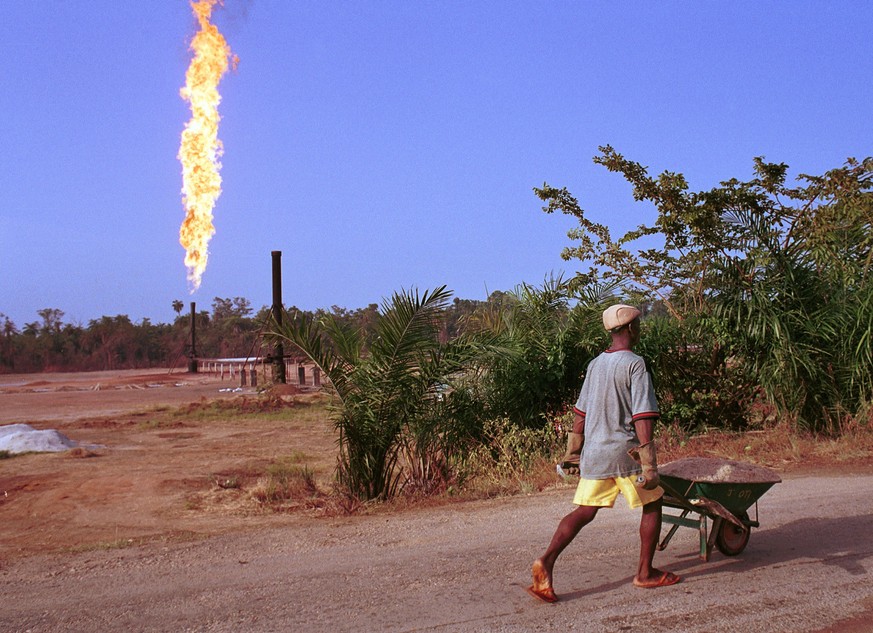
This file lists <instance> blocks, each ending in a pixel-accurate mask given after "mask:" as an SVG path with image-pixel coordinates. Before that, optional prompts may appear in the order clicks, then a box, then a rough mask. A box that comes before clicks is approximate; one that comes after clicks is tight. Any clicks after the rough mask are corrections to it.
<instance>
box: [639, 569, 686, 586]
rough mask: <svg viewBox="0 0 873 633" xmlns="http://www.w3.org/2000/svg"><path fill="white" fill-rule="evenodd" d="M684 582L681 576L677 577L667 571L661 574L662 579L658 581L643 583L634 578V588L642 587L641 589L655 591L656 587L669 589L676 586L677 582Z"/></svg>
mask: <svg viewBox="0 0 873 633" xmlns="http://www.w3.org/2000/svg"><path fill="white" fill-rule="evenodd" d="M681 580H682V577H681V576H677V575H676V574H674V573H673V572H670V571H665V572H664V573H663V574H661V576H660V578H658V579H657V580H647V581H646V582H641V581H639V580H637V579H636V578H634V587H640V588H641V589H655V588H656V587H669V586H670V585H675V584H676V583H677V582H680V581H681Z"/></svg>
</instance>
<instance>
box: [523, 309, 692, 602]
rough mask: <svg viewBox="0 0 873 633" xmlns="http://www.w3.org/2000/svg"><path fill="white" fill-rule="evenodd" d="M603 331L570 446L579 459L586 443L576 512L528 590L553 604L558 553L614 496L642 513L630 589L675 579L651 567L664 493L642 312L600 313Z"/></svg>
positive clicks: (536, 570) (537, 568)
mask: <svg viewBox="0 0 873 633" xmlns="http://www.w3.org/2000/svg"><path fill="white" fill-rule="evenodd" d="M603 326H604V327H605V328H606V330H607V331H609V333H610V335H611V336H612V345H611V346H610V347H609V349H607V350H606V351H605V352H603V353H602V354H600V355H599V356H598V357H597V358H595V359H594V360H593V361H591V363H590V364H589V365H588V370H587V373H586V376H585V381H584V382H583V384H582V390H581V392H580V394H579V399H578V400H577V402H576V405H575V407H574V409H575V412H576V418H575V421H574V424H573V432H572V433H571V434H570V438H569V441H568V445H569V449H568V451H569V452H575V453H576V454H578V451H580V450H581V449H582V446H583V444H584V451H582V455H581V459H580V461H579V476H580V479H579V485H578V487H577V489H576V494H575V496H574V498H573V503H574V504H575V505H576V506H578V507H577V508H576V509H575V510H573V511H572V512H571V513H570V514H568V515H567V516H565V517H564V518H563V519H562V520H561V522H560V523H559V524H558V528H557V530H556V531H555V534H554V536H553V537H552V541H551V543H550V544H549V547H548V549H546V552H545V553H544V554H543V555H542V556H541V557H540V558H538V559H537V560H536V561H534V564H533V568H532V575H533V584H532V585H531V586H530V587H529V588H528V592H529V593H530V594H531V595H533V596H535V597H536V598H539V599H540V600H543V601H545V602H555V601H557V600H558V596H557V595H556V594H555V590H554V588H553V587H552V571H553V569H554V566H555V561H556V560H557V558H558V556H559V555H560V553H561V552H562V551H564V548H566V547H567V545H569V544H570V542H571V541H572V540H573V539H574V538H575V537H576V535H577V534H578V533H579V531H580V530H581V529H582V528H583V527H585V526H586V525H588V523H590V522H591V521H592V520H593V519H594V517H595V516H596V515H597V512H598V510H599V509H600V508H604V507H606V508H611V507H612V506H613V504H614V503H615V499H616V498H617V497H618V494H619V492H620V493H621V494H623V495H624V496H625V499H626V500H627V502H628V505H629V506H630V507H631V508H638V507H640V506H642V509H643V510H642V519H641V520H640V560H639V565H638V567H637V573H636V575H635V576H634V580H633V583H634V585H636V586H637V587H643V588H652V587H665V586H668V585H674V584H676V583H677V582H679V581H680V577H679V576H677V575H676V574H673V573H671V572H668V571H661V570H659V569H655V568H654V567H653V566H652V560H653V559H654V556H655V547H656V546H657V543H658V536H659V534H660V532H661V497H662V496H663V494H664V491H663V489H662V488H660V486H658V483H659V478H658V465H657V460H656V456H655V444H654V442H653V433H654V426H655V422H656V421H657V419H658V402H657V400H656V398H655V392H654V388H653V386H652V378H651V376H650V375H649V373H648V371H647V369H646V363H645V361H644V360H643V359H642V358H641V357H640V356H638V355H637V354H635V353H634V352H633V347H634V346H635V345H636V344H637V343H638V342H639V340H640V311H639V310H637V309H636V308H634V307H632V306H628V305H624V304H619V305H614V306H610V307H609V308H607V309H606V310H605V311H604V312H603ZM570 461H573V460H572V457H571V458H570ZM565 462H566V458H565Z"/></svg>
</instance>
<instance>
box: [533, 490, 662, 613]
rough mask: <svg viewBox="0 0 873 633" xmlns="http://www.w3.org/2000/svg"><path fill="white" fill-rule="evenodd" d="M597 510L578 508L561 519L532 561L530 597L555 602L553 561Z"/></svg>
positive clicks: (589, 507)
mask: <svg viewBox="0 0 873 633" xmlns="http://www.w3.org/2000/svg"><path fill="white" fill-rule="evenodd" d="M598 510H599V508H597V507H593V506H578V507H577V508H576V509H575V510H573V511H572V512H571V513H570V514H568V515H567V516H565V517H564V518H563V519H561V522H560V523H559V524H558V529H556V530H555V534H554V536H552V541H551V543H549V547H548V549H546V553H545V554H543V555H542V556H541V557H540V558H538V559H536V560H535V561H534V564H533V567H532V569H531V574H532V576H533V584H532V585H531V586H530V587H529V588H528V591H529V592H530V593H531V594H532V595H534V596H536V597H537V598H539V599H540V600H544V601H545V602H555V601H556V600H557V599H558V596H556V595H555V590H554V589H553V588H552V570H553V569H554V567H555V561H556V560H557V559H558V556H559V555H560V554H561V552H563V551H564V548H566V547H567V546H568V545H569V544H570V543H571V542H572V541H573V539H574V538H576V535H577V534H579V530H581V529H582V528H583V527H585V526H586V525H588V524H589V523H591V521H592V519H594V517H595V516H596V515H597V511H598ZM659 530H660V528H659Z"/></svg>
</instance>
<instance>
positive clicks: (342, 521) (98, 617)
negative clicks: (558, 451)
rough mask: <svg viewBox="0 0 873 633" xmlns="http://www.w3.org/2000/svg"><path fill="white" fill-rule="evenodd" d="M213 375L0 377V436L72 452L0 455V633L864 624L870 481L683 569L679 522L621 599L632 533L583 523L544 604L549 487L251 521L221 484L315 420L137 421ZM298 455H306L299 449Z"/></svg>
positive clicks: (688, 560)
mask: <svg viewBox="0 0 873 633" xmlns="http://www.w3.org/2000/svg"><path fill="white" fill-rule="evenodd" d="M234 387H236V385H235V384H232V383H230V381H229V380H225V381H221V380H219V379H218V377H214V376H208V375H202V374H187V373H184V372H181V373H172V374H170V373H168V372H167V371H166V370H155V371H149V372H101V373H88V374H50V375H46V374H42V375H39V376H31V375H28V376H2V375H0V424H8V423H27V424H30V425H31V426H34V427H35V428H38V429H46V428H52V429H57V430H59V431H61V432H62V433H64V434H66V435H67V436H69V437H70V438H71V439H74V440H76V441H79V442H82V443H84V444H86V445H91V448H88V449H87V450H82V451H71V452H64V453H56V454H29V455H23V456H19V457H14V458H11V459H0V534H2V541H0V630H2V631H32V632H38V631H289V630H299V631H308V632H309V631H331V632H335V631H361V630H380V631H425V630H426V631H459V632H460V631H463V632H467V631H530V630H546V631H566V630H571V629H573V630H581V631H646V632H647V633H651V632H655V633H657V632H667V631H699V630H708V631H713V632H722V631H723V632H728V631H761V632H784V633H788V632H792V633H794V632H797V633H800V632H822V631H829V632H836V631H849V632H854V633H858V632H861V631H873V617H871V609H873V583H871V574H873V530H871V529H870V525H871V520H873V498H871V497H870V494H869V491H870V490H871V489H873V473H871V472H869V469H867V468H866V467H864V468H862V469H860V470H859V469H849V470H844V471H843V472H841V473H833V472H825V473H823V472H815V473H811V472H792V473H791V474H790V476H786V477H785V478H784V481H783V482H782V483H781V484H778V485H776V486H775V487H774V488H773V490H772V491H771V492H768V493H767V494H766V495H765V496H764V497H763V498H762V500H761V503H760V506H761V508H760V512H761V517H760V520H761V527H760V528H759V529H756V530H753V534H752V539H751V541H750V545H749V547H748V548H747V549H746V551H745V552H743V553H742V554H741V555H740V556H737V557H731V558H728V557H725V556H723V555H721V554H720V553H718V552H715V553H714V554H713V556H712V558H711V559H710V560H709V561H708V562H704V561H702V560H700V559H699V558H698V557H697V555H696V554H697V541H696V539H697V536H696V532H695V531H694V530H687V529H681V530H680V531H679V533H677V535H676V537H674V539H673V541H672V542H671V544H670V545H669V547H667V549H666V550H665V551H664V552H661V553H659V554H658V555H657V558H656V564H658V565H659V566H661V567H663V568H665V569H669V570H671V571H674V572H676V573H679V574H680V575H682V576H683V582H682V583H680V584H679V585H676V586H674V587H670V588H666V589H659V590H639V589H635V588H634V587H632V585H631V584H630V580H631V578H632V576H633V572H634V568H635V565H636V550H637V547H638V542H637V540H636V539H637V536H636V521H637V520H638V517H637V515H636V513H635V512H634V511H630V510H629V509H627V508H626V507H620V504H621V502H619V504H618V505H617V506H616V508H615V509H613V510H610V511H601V513H600V514H599V515H598V517H597V519H596V522H595V524H593V525H592V526H591V527H589V528H586V530H584V531H583V533H582V535H580V537H579V538H578V539H577V541H576V542H574V544H573V545H571V547H570V548H568V550H567V551H566V552H565V554H564V555H563V556H562V558H561V560H560V561H559V565H558V567H557V568H556V589H557V590H558V593H559V594H560V595H561V598H562V600H561V601H560V602H558V603H557V604H555V605H544V604H540V603H538V602H536V601H534V600H533V599H532V598H530V596H528V595H527V594H526V593H525V592H524V590H523V588H524V586H525V585H526V584H527V583H528V581H529V569H530V562H531V561H532V560H533V558H534V557H536V556H537V555H538V554H539V553H541V551H542V549H544V548H545V546H546V544H547V543H548V540H549V538H550V537H551V534H552V532H553V530H554V528H555V526H556V525H557V522H558V521H559V520H560V518H561V517H562V516H563V514H565V513H566V512H567V511H568V510H569V509H570V506H569V498H570V497H571V491H570V489H569V488H567V487H560V486H558V487H556V488H555V489H554V490H550V491H547V492H543V493H539V494H535V495H529V496H525V497H515V498H508V499H495V500H488V501H477V502H467V503H458V504H452V505H448V506H441V507H432V508H418V509H412V510H407V511H403V512H396V513H375V514H366V513H365V514H363V515H359V516H351V517H342V516H329V517H318V516H314V515H313V514H312V513H292V514H276V513H272V512H268V511H263V510H259V509H258V508H257V506H256V505H255V504H253V503H252V501H251V499H250V498H249V497H248V496H247V495H244V494H243V492H242V491H241V490H240V489H239V488H237V487H235V486H225V485H224V484H225V483H226V482H229V481H231V480H234V481H235V480H237V479H239V478H245V477H246V476H248V473H254V472H260V471H262V470H263V467H264V465H265V464H267V463H269V461H270V460H272V459H274V458H276V457H277V456H280V455H283V454H288V453H289V452H293V451H300V452H302V453H304V454H306V456H307V458H308V459H314V460H315V463H316V467H317V468H329V466H330V464H331V463H332V456H330V455H319V456H315V455H312V454H311V451H312V450H313V447H317V446H322V447H323V446H325V445H329V444H330V441H331V439H330V428H329V425H328V424H327V423H326V422H325V421H324V420H316V419H309V420H306V421H305V422H301V423H294V424H288V423H287V422H283V421H282V420H281V419H278V418H277V419H275V421H271V420H272V418H266V419H265V420H266V421H260V422H259V423H257V424H252V423H245V422H241V421H240V420H235V419H233V418H228V419H227V420H221V421H209V422H208V423H199V422H197V421H196V420H194V421H192V420H191V419H189V418H186V421H185V422H180V423H179V424H166V421H165V420H164V421H163V422H162V423H161V424H160V425H155V424H154V423H153V420H154V419H155V418H156V414H155V412H156V411H160V410H162V409H163V408H166V407H178V406H182V405H186V404H188V403H192V402H194V403H197V402H204V401H210V400H213V399H232V398H240V397H243V396H246V395H247V393H246V391H248V392H249V393H251V392H252V391H253V390H252V389H251V388H247V389H246V390H243V391H233V390H232V389H233V388H234ZM307 451H309V452H307Z"/></svg>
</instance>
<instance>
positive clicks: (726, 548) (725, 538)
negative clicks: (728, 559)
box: [715, 512, 752, 556]
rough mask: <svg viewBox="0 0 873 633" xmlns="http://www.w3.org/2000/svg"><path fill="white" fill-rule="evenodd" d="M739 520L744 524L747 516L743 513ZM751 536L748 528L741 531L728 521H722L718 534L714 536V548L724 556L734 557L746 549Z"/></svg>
mask: <svg viewBox="0 0 873 633" xmlns="http://www.w3.org/2000/svg"><path fill="white" fill-rule="evenodd" d="M739 518H740V519H742V521H743V522H746V521H748V520H749V515H748V514H747V513H745V512H743V513H742V514H741V515H739ZM751 534H752V530H751V528H749V527H748V526H746V529H745V530H743V529H740V528H738V527H737V526H736V525H734V524H733V523H731V522H730V521H722V523H721V527H720V528H719V530H718V534H716V535H715V546H716V547H717V548H718V551H720V552H721V553H722V554H724V555H725V556H736V555H737V554H739V553H740V552H742V551H743V550H744V549H746V545H748V544H749V536H751Z"/></svg>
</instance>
